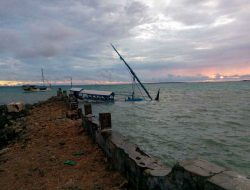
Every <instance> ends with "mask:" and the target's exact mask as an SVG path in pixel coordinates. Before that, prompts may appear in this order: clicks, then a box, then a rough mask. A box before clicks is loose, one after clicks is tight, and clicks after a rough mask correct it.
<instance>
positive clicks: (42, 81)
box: [41, 68, 44, 86]
mask: <svg viewBox="0 0 250 190" xmlns="http://www.w3.org/2000/svg"><path fill="white" fill-rule="evenodd" d="M41 70H42V82H43V86H44V75H43V68H42V69H41Z"/></svg>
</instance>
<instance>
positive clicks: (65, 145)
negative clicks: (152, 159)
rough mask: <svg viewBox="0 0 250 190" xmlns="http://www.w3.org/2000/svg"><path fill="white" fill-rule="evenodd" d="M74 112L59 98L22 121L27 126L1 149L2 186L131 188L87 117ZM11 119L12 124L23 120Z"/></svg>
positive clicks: (10, 189) (32, 110)
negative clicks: (88, 129) (90, 132)
mask: <svg viewBox="0 0 250 190" xmlns="http://www.w3.org/2000/svg"><path fill="white" fill-rule="evenodd" d="M71 111H72V110H71ZM68 112H69V108H68V107H67V106H66V104H65V102H64V101H63V99H62V98H60V97H54V98H51V99H49V100H48V101H45V102H43V103H40V104H36V105H33V106H32V107H31V108H30V109H29V110H28V114H27V115H26V116H24V117H20V118H19V119H17V120H20V121H18V122H20V125H21V126H25V127H26V128H25V129H22V127H20V128H21V129H22V131H23V133H24V134H23V135H21V136H20V137H19V138H15V140H14V141H10V140H9V141H10V142H9V144H8V145H7V147H5V148H4V149H2V150H0V189H1V190H2V189H3V190H5V189H8V190H16V189H27V190H31V189H32V190H41V189H51V190H52V189H53V190H54V189H61V190H86V189H87V190H88V189H89V190H97V189H99V190H121V189H124V190H125V189H127V188H126V187H125V186H126V184H127V183H126V179H125V178H124V177H122V176H121V175H120V174H119V172H117V171H114V170H112V169H111V168H110V166H109V163H108V162H107V159H106V157H105V155H104V154H103V152H102V150H101V149H100V148H99V147H98V146H97V145H96V144H95V143H93V142H92V140H91V138H90V137H89V136H87V135H86V133H85V132H84V130H83V129H82V125H81V124H82V120H81V118H78V117H74V118H72V119H71V118H68V117H67V116H66V115H67V113H68ZM21 118H23V119H21ZM9 121H11V122H12V124H8V126H7V125H6V126H5V127H7V128H9V127H12V125H13V123H14V122H17V121H16V120H12V119H10V120H9Z"/></svg>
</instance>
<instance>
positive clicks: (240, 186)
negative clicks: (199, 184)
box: [205, 171, 250, 190]
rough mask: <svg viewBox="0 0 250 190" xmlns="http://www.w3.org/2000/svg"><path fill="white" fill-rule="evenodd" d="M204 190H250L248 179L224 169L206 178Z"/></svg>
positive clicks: (249, 180)
mask: <svg viewBox="0 0 250 190" xmlns="http://www.w3.org/2000/svg"><path fill="white" fill-rule="evenodd" d="M205 190H250V179H249V178H246V177H245V176H242V175H240V174H238V173H236V172H233V171H224V172H222V173H219V174H217V175H214V176H213V177H211V178H210V179H208V181H207V183H206V186H205Z"/></svg>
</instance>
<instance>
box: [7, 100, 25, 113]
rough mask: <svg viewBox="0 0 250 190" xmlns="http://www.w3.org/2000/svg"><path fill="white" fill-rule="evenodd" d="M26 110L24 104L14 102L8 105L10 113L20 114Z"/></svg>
mask: <svg viewBox="0 0 250 190" xmlns="http://www.w3.org/2000/svg"><path fill="white" fill-rule="evenodd" d="M24 109H25V105H24V103H22V102H12V103H10V104H8V105H7V110H8V112H20V111H22V110H24Z"/></svg>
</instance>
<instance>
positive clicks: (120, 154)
mask: <svg viewBox="0 0 250 190" xmlns="http://www.w3.org/2000/svg"><path fill="white" fill-rule="evenodd" d="M99 120H100V123H99V124H97V123H95V122H93V121H92V111H91V105H85V115H83V127H84V128H85V129H86V131H87V133H88V134H89V136H90V137H91V138H92V139H93V141H94V142H96V143H97V144H98V145H99V146H100V147H101V148H102V150H103V151H104V153H105V154H106V155H107V157H108V158H109V160H110V162H111V165H112V167H113V168H114V169H116V170H118V171H119V172H120V173H121V174H122V175H123V176H124V177H126V179H127V180H128V182H129V184H130V186H132V187H133V188H134V189H136V190H139V189H140V190H144V189H145V190H147V189H154V190H163V189H164V190H250V179H248V178H247V177H245V176H243V175H241V174H238V173H236V172H234V171H230V170H228V169H226V168H223V167H221V166H218V165H215V164H212V163H210V162H208V161H206V160H201V159H193V160H183V161H179V162H178V163H177V164H176V165H175V166H174V167H172V168H170V167H168V166H166V165H164V164H163V163H162V162H161V161H159V160H158V159H156V158H154V157H152V156H150V155H148V154H147V153H145V152H144V151H142V150H141V149H140V148H139V147H138V146H137V145H135V144H132V143H128V142H127V141H126V140H125V138H124V137H123V136H122V135H121V134H119V133H117V132H114V131H112V128H111V115H110V113H100V114H99Z"/></svg>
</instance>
